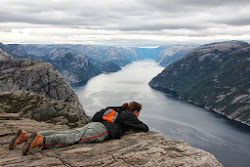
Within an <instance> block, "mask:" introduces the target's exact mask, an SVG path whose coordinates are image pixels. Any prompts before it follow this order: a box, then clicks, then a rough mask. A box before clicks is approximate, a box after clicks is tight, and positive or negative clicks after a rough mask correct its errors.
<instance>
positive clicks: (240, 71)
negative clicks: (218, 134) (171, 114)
mask: <svg viewBox="0 0 250 167" xmlns="http://www.w3.org/2000/svg"><path fill="white" fill-rule="evenodd" d="M221 44H223V43H219V44H211V45H205V46H202V47H199V48H198V49H196V50H195V51H193V52H191V53H190V54H189V55H188V56H186V57H185V58H183V59H181V60H179V61H177V62H175V63H173V64H171V65H169V66H168V67H167V68H166V69H165V70H164V71H163V72H162V73H161V74H159V75H158V76H157V77H155V78H154V79H153V80H152V81H151V82H150V85H151V86H152V87H155V88H165V89H170V90H174V91H176V92H177V94H178V95H179V96H180V97H181V98H184V99H187V100H189V101H191V102H193V103H195V104H200V105H201V106H206V107H207V108H209V109H211V110H214V111H217V112H220V113H222V114H225V115H226V116H228V117H229V118H231V119H235V120H240V121H242V122H244V123H246V124H248V125H250V47H249V45H248V44H246V43H244V42H235V44H234V43H233V45H232V44H231V43H230V45H229V44H228V43H225V45H223V46H221ZM218 45H220V46H218ZM235 45H236V46H235ZM237 45H238V46H237ZM239 46H240V47H239Z"/></svg>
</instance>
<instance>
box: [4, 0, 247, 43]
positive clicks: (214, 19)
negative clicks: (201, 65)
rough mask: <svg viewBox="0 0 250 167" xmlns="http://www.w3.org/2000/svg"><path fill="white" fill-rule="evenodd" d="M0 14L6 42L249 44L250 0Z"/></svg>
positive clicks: (48, 6)
mask: <svg viewBox="0 0 250 167" xmlns="http://www.w3.org/2000/svg"><path fill="white" fill-rule="evenodd" d="M0 15H1V17H0V32H2V33H1V35H3V36H1V37H4V38H2V39H5V41H6V42H11V40H12V39H8V36H9V35H11V34H10V33H16V34H18V33H24V34H26V37H27V38H30V39H29V41H32V40H34V39H33V38H35V36H36V37H37V38H39V41H41V40H44V38H45V36H49V35H52V34H54V37H55V39H52V40H54V41H55V40H59V41H62V40H66V39H70V40H69V41H68V42H79V41H84V40H87V39H92V40H93V41H92V42H93V43H95V42H96V43H98V42H100V43H103V42H104V41H107V42H111V41H114V42H115V41H119V40H121V41H124V42H119V43H123V44H128V43H137V42H143V41H148V42H153V41H155V43H157V44H158V43H166V42H168V40H166V39H167V38H169V37H171V38H169V41H171V40H172V41H173V40H175V39H174V37H176V42H179V41H182V39H181V38H179V37H183V41H184V42H186V41H188V40H190V42H193V41H196V42H200V41H210V40H211V41H212V39H215V40H220V39H221V40H226V39H229V40H230V39H231V38H232V39H236V40H237V39H243V40H250V29H249V28H250V19H249V15H250V2H249V0H237V1H236V0H209V1H201V0H167V1H166V0H105V1H103V0H92V1H89V0H51V1H43V0H36V1H30V0H11V1H9V0H1V6H0ZM58 31H59V33H58ZM68 32H69V33H68ZM235 32H237V33H235ZM138 35H139V37H138V38H140V39H137V40H136V39H135V38H136V37H137V36H138ZM33 36H34V37H33ZM80 37H81V38H82V40H81V39H79V38H80ZM157 37H158V38H159V41H156V39H157ZM202 37H204V38H203V39H202ZM209 37H210V38H209ZM242 37H244V38H242ZM94 39H96V41H95V40H94ZM19 41H20V40H19ZM46 41H47V40H46ZM13 42H15V41H13ZM22 42H23V41H22ZM65 42H67V40H66V41H65Z"/></svg>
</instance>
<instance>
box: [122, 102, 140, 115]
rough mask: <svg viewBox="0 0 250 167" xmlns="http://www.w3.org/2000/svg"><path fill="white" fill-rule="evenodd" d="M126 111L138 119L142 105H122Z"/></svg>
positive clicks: (132, 103)
mask: <svg viewBox="0 0 250 167" xmlns="http://www.w3.org/2000/svg"><path fill="white" fill-rule="evenodd" d="M122 106H123V107H124V108H125V109H126V110H129V111H131V112H132V113H133V114H134V115H135V116H137V117H139V115H140V112H141V108H142V105H141V104H140V103H137V102H135V101H132V102H130V103H129V104H128V103H124V104H123V105H122Z"/></svg>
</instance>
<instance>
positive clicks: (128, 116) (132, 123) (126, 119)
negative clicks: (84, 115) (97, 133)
mask: <svg viewBox="0 0 250 167" xmlns="http://www.w3.org/2000/svg"><path fill="white" fill-rule="evenodd" d="M131 105H132V106H133V105H134V107H130V106H131ZM110 109H113V110H115V111H116V112H117V113H118V116H117V118H116V119H115V121H114V122H110V121H107V120H105V119H104V117H103V115H104V113H105V112H106V111H108V110H110ZM131 110H132V111H131ZM140 111H141V105H140V104H139V103H136V102H131V103H129V104H127V103H124V104H123V106H121V107H107V108H106V109H103V110H101V111H99V112H97V113H96V114H95V115H94V117H93V119H92V121H93V122H101V123H103V124H104V125H105V126H106V127H107V129H108V131H109V138H113V139H117V138H118V139H119V138H120V137H121V136H122V135H123V134H124V132H125V131H128V130H132V131H133V132H148V126H147V125H146V124H144V123H143V122H141V121H140V120H139V119H138V118H137V117H138V116H139V113H140ZM137 114H138V115H137Z"/></svg>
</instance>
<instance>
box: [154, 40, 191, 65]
mask: <svg viewBox="0 0 250 167" xmlns="http://www.w3.org/2000/svg"><path fill="white" fill-rule="evenodd" d="M193 48H194V46H191V45H171V46H163V47H160V48H159V50H160V53H159V54H158V57H157V58H156V60H157V62H159V63H160V65H161V66H164V67H167V66H168V65H169V64H171V63H173V62H175V61H177V60H179V59H180V58H182V57H183V56H185V53H186V52H187V51H188V50H190V49H193Z"/></svg>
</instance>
